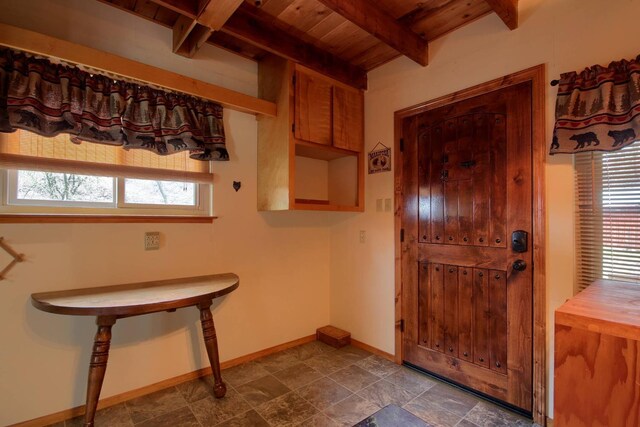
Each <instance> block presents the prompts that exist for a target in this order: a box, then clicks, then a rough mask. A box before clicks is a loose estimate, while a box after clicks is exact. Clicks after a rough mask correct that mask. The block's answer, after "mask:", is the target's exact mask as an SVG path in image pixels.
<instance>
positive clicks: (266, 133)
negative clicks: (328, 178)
mask: <svg viewBox="0 0 640 427" xmlns="http://www.w3.org/2000/svg"><path fill="white" fill-rule="evenodd" d="M290 67H291V65H290V63H289V62H287V61H285V60H282V59H279V58H276V57H269V58H265V59H264V60H262V61H261V62H260V64H259V67H258V82H259V88H260V94H259V95H260V97H261V98H263V99H267V100H269V101H272V102H275V103H276V105H277V109H278V115H277V117H266V116H261V117H259V118H258V150H257V151H258V153H257V155H258V177H257V185H258V210H260V211H265V210H287V209H289V207H290V196H291V194H292V192H293V188H292V184H293V181H292V179H293V177H292V170H291V169H292V167H291V165H292V160H291V157H292V156H293V154H292V153H291V143H290V141H291V139H290V136H291V135H290V132H291V124H290V123H291V118H290V110H291V109H290V96H291V90H290V81H291V70H290Z"/></svg>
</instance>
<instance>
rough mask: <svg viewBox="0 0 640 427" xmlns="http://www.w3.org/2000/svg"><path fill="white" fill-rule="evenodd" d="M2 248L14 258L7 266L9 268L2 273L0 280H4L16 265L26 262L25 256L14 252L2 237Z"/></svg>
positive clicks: (0, 244) (0, 272) (0, 245)
mask: <svg viewBox="0 0 640 427" xmlns="http://www.w3.org/2000/svg"><path fill="white" fill-rule="evenodd" d="M0 248H2V249H4V251H5V252H6V253H8V254H9V255H11V256H12V257H13V260H11V262H10V263H9V264H7V266H6V267H5V268H4V269H3V270H2V271H0V280H4V275H5V274H7V273H8V272H9V270H11V269H12V268H13V266H14V265H16V264H17V263H19V262H22V261H24V254H19V253H17V252H16V251H14V250H13V249H12V248H11V247H10V246H9V245H7V243H6V242H5V241H4V237H0Z"/></svg>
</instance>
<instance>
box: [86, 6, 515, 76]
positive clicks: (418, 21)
mask: <svg viewBox="0 0 640 427" xmlns="http://www.w3.org/2000/svg"><path fill="white" fill-rule="evenodd" d="M99 1H101V2H103V3H106V4H109V5H111V6H115V7H118V8H120V9H123V10H126V11H128V12H131V13H134V14H136V15H138V16H141V17H143V18H145V19H149V20H151V21H154V22H156V23H159V24H161V25H164V26H166V27H170V28H172V29H173V31H174V37H173V50H174V52H176V53H178V54H181V55H184V56H187V57H192V56H193V55H194V54H195V53H196V52H197V51H198V49H199V48H200V47H201V46H202V44H204V43H205V42H208V43H211V44H214V45H216V46H219V47H222V48H223V49H226V50H229V51H231V52H234V53H237V54H239V55H242V56H245V57H248V58H251V59H254V60H260V58H262V57H264V55H266V54H267V53H269V52H270V53H274V54H276V55H279V56H282V57H285V58H288V59H291V60H293V61H296V62H299V63H301V64H303V65H305V66H307V67H309V68H312V69H314V70H316V71H318V72H321V73H323V74H327V75H328V76H330V77H333V78H335V79H337V80H340V81H342V82H345V83H347V84H350V85H352V86H355V87H359V88H363V87H366V73H367V72H368V71H369V70H372V69H374V68H376V67H378V66H380V65H382V64H384V63H386V62H388V61H390V60H392V59H394V58H397V57H398V56H400V55H405V56H407V57H408V58H411V59H412V60H414V61H415V62H417V63H419V64H421V65H426V64H427V62H428V53H427V52H428V42H429V41H431V40H433V39H435V38H438V37H441V36H442V35H444V34H446V33H448V32H450V31H453V30H455V29H456V28H459V27H461V26H463V25H466V24H468V23H470V22H472V21H474V20H476V19H478V18H480V17H482V16H485V15H486V14H488V13H492V12H495V13H497V14H498V16H500V18H501V19H502V20H503V21H504V23H505V25H506V26H507V27H509V28H511V29H515V28H516V27H517V25H518V16H517V0H424V1H416V0H262V1H261V2H256V0H99ZM257 3H260V5H259V7H257V6H256V4H257Z"/></svg>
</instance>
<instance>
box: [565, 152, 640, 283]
mask: <svg viewBox="0 0 640 427" xmlns="http://www.w3.org/2000/svg"><path fill="white" fill-rule="evenodd" d="M575 167H576V237H577V274H578V280H577V286H578V290H582V289H584V288H585V287H587V286H588V285H589V284H590V283H591V282H593V281H594V280H596V279H599V278H602V279H612V280H623V281H640V144H638V143H635V144H632V145H630V146H628V147H625V148H623V149H621V150H618V151H612V152H587V153H579V154H576V156H575Z"/></svg>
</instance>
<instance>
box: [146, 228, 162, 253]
mask: <svg viewBox="0 0 640 427" xmlns="http://www.w3.org/2000/svg"><path fill="white" fill-rule="evenodd" d="M157 249H160V232H159V231H147V232H146V233H144V250H145V251H151V250H157Z"/></svg>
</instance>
